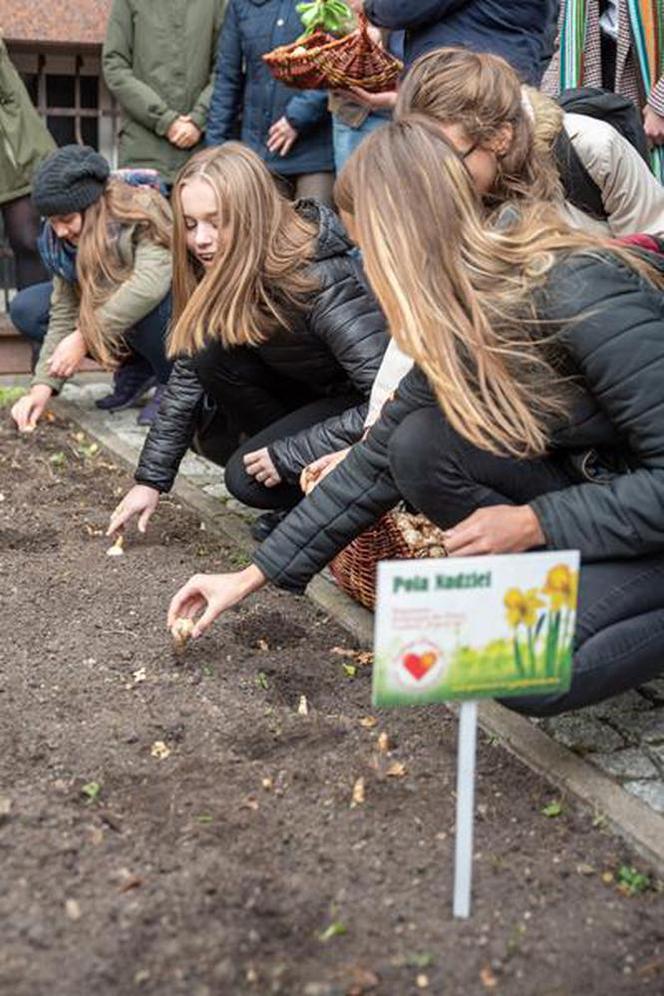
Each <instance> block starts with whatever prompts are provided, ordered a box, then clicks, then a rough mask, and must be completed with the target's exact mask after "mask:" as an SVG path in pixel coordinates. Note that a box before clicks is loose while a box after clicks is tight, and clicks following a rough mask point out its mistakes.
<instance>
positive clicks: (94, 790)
mask: <svg viewBox="0 0 664 996" xmlns="http://www.w3.org/2000/svg"><path fill="white" fill-rule="evenodd" d="M100 794H101V785H100V783H99V782H86V783H85V785H82V786H81V795H84V796H85V797H86V799H87V801H88V804H89V803H91V802H97V800H98V799H99V796H100Z"/></svg>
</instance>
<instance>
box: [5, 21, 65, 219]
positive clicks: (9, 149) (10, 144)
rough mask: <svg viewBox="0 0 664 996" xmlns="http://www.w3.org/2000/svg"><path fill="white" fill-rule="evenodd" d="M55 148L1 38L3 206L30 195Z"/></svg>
mask: <svg viewBox="0 0 664 996" xmlns="http://www.w3.org/2000/svg"><path fill="white" fill-rule="evenodd" d="M54 148H55V142H54V141H53V139H52V138H51V136H50V134H49V133H48V130H47V128H46V125H45V124H44V123H43V121H42V119H41V118H40V117H39V114H38V113H37V110H36V108H35V107H34V105H33V103H32V101H31V100H30V97H29V96H28V92H27V90H26V89H25V87H24V85H23V81H22V79H21V77H20V76H19V74H18V73H17V72H16V70H15V69H14V66H13V65H12V63H11V59H10V58H9V53H8V52H7V48H6V46H5V43H4V42H3V40H2V38H0V204H5V203H6V202H7V201H13V200H15V199H16V198H17V197H25V195H26V194H29V193H30V188H31V184H32V174H33V173H34V171H35V169H36V168H37V166H38V165H39V163H40V162H41V160H42V159H43V158H44V156H47V155H48V153H49V152H52V151H53V149H54Z"/></svg>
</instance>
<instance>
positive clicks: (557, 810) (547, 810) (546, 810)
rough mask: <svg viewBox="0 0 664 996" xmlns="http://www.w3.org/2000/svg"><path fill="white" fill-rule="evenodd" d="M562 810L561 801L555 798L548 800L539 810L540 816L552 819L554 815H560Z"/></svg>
mask: <svg viewBox="0 0 664 996" xmlns="http://www.w3.org/2000/svg"><path fill="white" fill-rule="evenodd" d="M562 811H563V805H562V803H561V802H558V800H557V799H554V800H553V802H550V803H549V804H548V805H547V806H543V807H542V809H541V810H540V812H541V814H542V816H548V817H549V819H554V818H555V817H556V816H560V814H561V813H562Z"/></svg>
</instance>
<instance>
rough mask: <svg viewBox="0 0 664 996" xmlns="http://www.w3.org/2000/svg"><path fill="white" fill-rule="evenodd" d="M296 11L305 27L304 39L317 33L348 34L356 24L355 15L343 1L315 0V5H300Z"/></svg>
mask: <svg viewBox="0 0 664 996" xmlns="http://www.w3.org/2000/svg"><path fill="white" fill-rule="evenodd" d="M295 9H296V11H297V12H298V14H299V15H300V20H301V21H302V24H303V26H304V35H303V36H302V37H303V38H308V37H309V36H310V35H313V34H314V32H316V31H326V32H327V33H328V34H331V35H343V34H347V33H348V32H349V31H350V30H351V29H352V27H353V24H354V18H353V13H352V11H351V10H350V8H349V7H348V5H347V4H345V3H344V2H343V0H314V2H313V3H299V4H298V5H297V6H296V8H295Z"/></svg>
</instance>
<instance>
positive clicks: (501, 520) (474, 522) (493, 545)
mask: <svg viewBox="0 0 664 996" xmlns="http://www.w3.org/2000/svg"><path fill="white" fill-rule="evenodd" d="M444 538H445V549H446V550H447V553H448V555H449V556H450V557H477V556H480V555H482V554H489V553H523V552H524V550H532V549H533V547H536V546H543V545H544V544H545V542H546V539H545V536H544V533H543V532H542V527H541V526H540V524H539V519H538V518H537V516H536V515H535V513H534V512H533V510H532V508H531V507H530V505H492V506H490V507H488V508H478V509H477V510H476V511H475V512H473V514H472V515H469V516H468V518H467V519H464V520H463V522H460V523H459V524H458V525H456V526H455V527H454V528H453V529H448V530H447V531H446V532H445V533H444Z"/></svg>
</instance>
